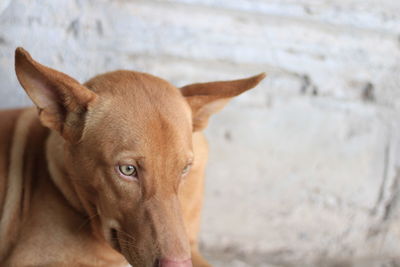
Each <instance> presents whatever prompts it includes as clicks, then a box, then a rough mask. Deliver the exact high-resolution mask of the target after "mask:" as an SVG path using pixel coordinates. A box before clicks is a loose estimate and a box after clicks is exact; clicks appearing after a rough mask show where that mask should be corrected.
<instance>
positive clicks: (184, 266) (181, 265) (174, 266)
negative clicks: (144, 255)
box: [160, 259, 192, 267]
mask: <svg viewBox="0 0 400 267" xmlns="http://www.w3.org/2000/svg"><path fill="white" fill-rule="evenodd" d="M160 266H161V267H192V259H187V260H183V261H176V260H169V259H161V260H160Z"/></svg>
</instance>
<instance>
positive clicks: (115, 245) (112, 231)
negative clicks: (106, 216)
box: [110, 228, 122, 253]
mask: <svg viewBox="0 0 400 267" xmlns="http://www.w3.org/2000/svg"><path fill="white" fill-rule="evenodd" d="M110 239H111V246H112V247H113V248H114V249H115V250H116V251H118V252H120V253H121V252H122V249H121V244H120V243H119V239H118V231H117V229H114V228H111V229H110Z"/></svg>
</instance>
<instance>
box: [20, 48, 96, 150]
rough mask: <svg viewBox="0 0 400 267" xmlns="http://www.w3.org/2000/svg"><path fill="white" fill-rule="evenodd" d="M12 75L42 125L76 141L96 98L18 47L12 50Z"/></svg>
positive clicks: (67, 138) (68, 77)
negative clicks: (13, 53)
mask: <svg viewBox="0 0 400 267" xmlns="http://www.w3.org/2000/svg"><path fill="white" fill-rule="evenodd" d="M15 72H16V74H17V77H18V80H19V82H20V84H21V85H22V87H23V88H24V89H25V91H26V93H27V94H28V95H29V97H30V98H31V99H32V101H33V102H34V103H35V105H36V106H37V107H38V110H39V118H40V121H41V122H42V124H43V125H44V126H46V127H48V128H51V129H53V130H56V131H58V132H59V133H60V134H61V135H62V136H63V137H64V138H65V139H66V140H68V141H71V142H76V141H79V139H80V137H81V134H82V131H83V127H84V119H85V115H86V111H87V110H88V107H89V103H91V102H93V101H94V100H95V99H96V97H97V95H96V94H95V93H94V92H92V91H90V90H89V89H88V88H86V87H85V86H83V85H82V84H80V83H79V82H78V81H76V80H75V79H73V78H71V77H70V76H68V75H66V74H64V73H62V72H59V71H56V70H54V69H51V68H48V67H46V66H43V65H42V64H40V63H38V62H36V61H35V60H33V59H32V57H31V56H30V55H29V53H28V52H27V51H25V50H24V49H23V48H20V47H19V48H17V50H16V51H15Z"/></svg>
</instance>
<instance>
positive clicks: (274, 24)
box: [0, 0, 400, 266]
mask: <svg viewBox="0 0 400 267" xmlns="http://www.w3.org/2000/svg"><path fill="white" fill-rule="evenodd" d="M5 2H6V1H5ZM16 46H24V47H25V48H26V49H27V50H29V51H30V52H31V53H32V55H33V56H34V57H35V58H36V59H38V60H40V61H41V62H42V63H44V64H47V65H50V66H52V67H54V68H57V69H59V70H62V71H64V72H66V73H68V74H70V75H72V76H73V77H75V78H77V79H78V80H80V81H84V80H86V79H88V78H90V77H91V76H93V75H95V74H98V73H101V72H105V71H108V70H114V69H120V68H125V69H135V70H141V71H147V72H150V73H153V74H156V75H159V76H161V77H163V78H166V79H167V80H170V81H171V82H172V83H174V84H176V85H183V84H186V83H191V82H198V81H210V80H218V79H234V78H239V77H245V76H248V75H252V74H256V73H259V72H261V71H266V72H267V73H268V74H269V77H268V78H267V79H266V80H265V81H264V82H263V83H262V84H261V85H260V86H259V87H257V88H256V89H255V90H253V91H251V92H249V93H246V94H245V95H243V96H241V97H239V98H238V99H236V100H234V101H233V102H232V103H231V104H230V105H229V106H228V107H227V108H226V109H225V110H224V111H223V112H222V113H221V114H219V115H217V116H215V117H214V118H213V120H212V122H211V124H210V127H209V129H208V132H207V134H208V136H209V140H210V144H211V156H210V164H209V169H208V176H209V177H208V181H207V198H206V203H205V211H204V218H203V228H202V230H203V232H202V240H203V243H204V247H205V249H208V251H210V252H209V254H210V255H211V256H213V257H215V258H216V260H218V257H219V256H220V255H225V256H226V258H225V259H224V260H223V262H225V263H224V264H225V265H224V264H223V263H220V265H219V266H267V265H265V264H266V262H272V263H273V262H293V261H296V262H297V263H299V262H302V265H305V264H306V263H307V262H313V261H318V260H319V259H321V258H331V257H332V258H333V257H340V258H346V257H348V256H350V257H354V258H363V257H364V256H368V257H374V256H384V257H386V256H388V255H389V256H393V255H399V253H400V217H399V215H400V205H399V204H400V202H399V200H398V198H399V197H400V183H399V182H400V120H399V111H400V1H394V0H380V1H377V0H375V1H374V0H331V1H327V0H325V1H322V0H321V1H309V0H299V1H294V0H271V1H265V0H235V1H232V0H231V1H229V0H219V1H217V0H170V1H161V0H160V1H156V0H150V1H144V0H142V1H127V0H126V1H123V0H118V1H111V0H109V1H106V0H101V1H95V0H74V1H71V0H59V1H50V0H42V1H39V0H36V1H34V0H13V1H11V4H10V5H9V6H8V8H6V9H5V10H4V11H3V13H2V14H1V15H0V80H1V89H0V106H1V107H13V106H21V105H24V104H29V101H28V100H27V98H26V96H25V95H24V93H23V91H22V89H20V88H19V86H18V84H17V81H16V78H15V75H14V72H13V51H14V49H15V47H16ZM230 255H234V256H232V257H230ZM231 258H236V260H232V262H233V263H230V264H228V263H227V262H229V261H230V259H231ZM256 259H259V262H257V261H256ZM386 259H387V257H386ZM244 262H248V263H247V265H246V263H244ZM317 265H318V263H317ZM268 266H269V265H268ZM297 266H298V265H297Z"/></svg>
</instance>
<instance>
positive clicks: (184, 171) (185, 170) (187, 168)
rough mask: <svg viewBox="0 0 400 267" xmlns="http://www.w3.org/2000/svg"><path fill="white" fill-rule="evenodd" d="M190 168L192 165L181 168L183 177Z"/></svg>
mask: <svg viewBox="0 0 400 267" xmlns="http://www.w3.org/2000/svg"><path fill="white" fill-rule="evenodd" d="M191 167H192V164H188V165H186V166H185V168H183V170H182V175H183V176H185V175H186V174H188V173H189V171H190V168H191Z"/></svg>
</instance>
